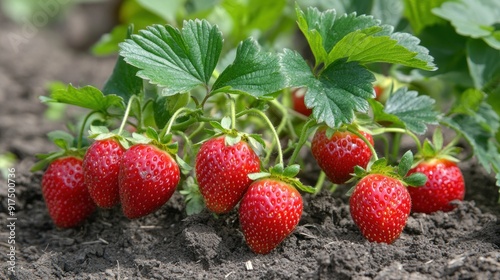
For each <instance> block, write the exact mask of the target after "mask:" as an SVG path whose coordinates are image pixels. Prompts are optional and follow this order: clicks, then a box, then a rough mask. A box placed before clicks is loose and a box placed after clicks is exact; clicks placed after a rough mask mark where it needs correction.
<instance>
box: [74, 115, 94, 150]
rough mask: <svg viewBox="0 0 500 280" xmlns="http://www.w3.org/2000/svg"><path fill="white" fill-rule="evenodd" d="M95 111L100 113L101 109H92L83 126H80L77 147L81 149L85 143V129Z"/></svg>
mask: <svg viewBox="0 0 500 280" xmlns="http://www.w3.org/2000/svg"><path fill="white" fill-rule="evenodd" d="M95 113H99V111H91V112H90V113H88V114H87V115H86V116H85V118H84V119H83V123H82V126H81V127H80V131H79V132H78V142H76V148H77V149H78V150H80V149H81V148H82V145H83V133H84V131H85V127H86V126H87V122H88V121H89V119H90V117H91V116H92V115H93V114H95Z"/></svg>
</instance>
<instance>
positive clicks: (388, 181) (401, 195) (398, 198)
mask: <svg viewBox="0 0 500 280" xmlns="http://www.w3.org/2000/svg"><path fill="white" fill-rule="evenodd" d="M412 164H413V154H412V153H411V151H408V152H406V153H405V154H404V155H403V157H402V158H401V161H400V162H399V165H398V166H397V167H393V166H388V165H387V160H386V159H384V158H382V159H377V160H376V161H375V162H374V163H373V164H372V165H371V166H370V170H369V171H366V170H364V169H363V168H361V167H359V166H356V168H355V174H356V178H361V179H360V180H359V181H358V183H357V184H356V185H355V186H354V188H353V191H352V195H351V197H350V199H349V210H350V212H351V217H352V219H353V221H354V223H355V224H356V225H357V226H358V228H359V229H360V231H361V233H362V234H363V236H364V237H365V238H366V239H368V240H369V241H371V242H379V243H388V244H390V243H392V242H394V240H396V239H397V238H398V237H399V235H400V234H401V232H402V231H403V229H404V227H405V225H406V221H407V220H408V216H409V215H410V211H411V197H410V193H409V192H408V190H407V188H406V186H422V185H423V184H424V183H425V180H426V177H425V175H424V174H422V173H418V172H416V173H413V174H411V175H408V176H406V175H407V173H408V171H409V170H410V168H411V166H412Z"/></svg>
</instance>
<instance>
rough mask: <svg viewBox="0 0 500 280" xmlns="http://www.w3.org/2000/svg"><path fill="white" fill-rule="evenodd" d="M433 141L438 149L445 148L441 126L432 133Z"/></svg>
mask: <svg viewBox="0 0 500 280" xmlns="http://www.w3.org/2000/svg"><path fill="white" fill-rule="evenodd" d="M432 143H433V146H434V147H435V149H436V150H437V151H441V150H442V149H443V132H442V131H441V128H440V127H439V126H438V127H436V129H435V130H434V133H433V134H432Z"/></svg>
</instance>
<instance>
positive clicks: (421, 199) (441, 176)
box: [408, 159, 465, 213]
mask: <svg viewBox="0 0 500 280" xmlns="http://www.w3.org/2000/svg"><path fill="white" fill-rule="evenodd" d="M415 172H421V173H424V174H425V175H426V176H427V182H426V183H425V185H424V186H422V187H418V188H408V191H409V192H410V195H411V199H412V211H413V212H421V213H433V212H436V211H445V212H446V211H451V210H452V209H453V208H454V205H452V204H450V202H451V201H453V200H463V199H464V195H465V183H464V178H463V176H462V172H461V171H460V168H458V166H457V164H456V163H455V162H452V161H449V160H447V159H430V160H427V161H423V162H420V163H419V164H418V165H417V166H416V167H415V168H413V169H411V170H410V171H409V172H408V174H412V173H415Z"/></svg>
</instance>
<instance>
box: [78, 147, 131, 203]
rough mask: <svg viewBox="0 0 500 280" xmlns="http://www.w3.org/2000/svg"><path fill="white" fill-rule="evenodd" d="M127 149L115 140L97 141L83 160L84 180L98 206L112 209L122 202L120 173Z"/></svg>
mask: <svg viewBox="0 0 500 280" xmlns="http://www.w3.org/2000/svg"><path fill="white" fill-rule="evenodd" d="M124 152H125V149H124V148H123V147H122V145H120V143H118V141H116V140H114V139H113V138H107V139H103V140H97V141H95V142H94V143H93V144H92V145H91V146H90V147H89V148H88V150H87V152H86V153H85V156H84V158H83V178H84V180H85V185H86V186H87V188H88V189H89V193H90V196H91V197H92V199H93V200H94V201H95V203H96V204H97V206H99V207H102V208H112V207H113V206H115V205H116V204H118V203H119V202H120V192H119V188H118V171H119V170H120V160H121V157H122V155H123V153H124Z"/></svg>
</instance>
